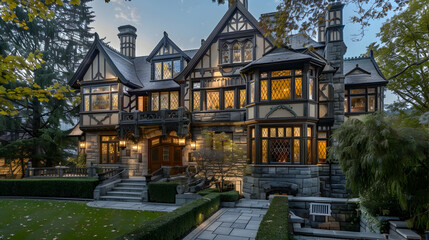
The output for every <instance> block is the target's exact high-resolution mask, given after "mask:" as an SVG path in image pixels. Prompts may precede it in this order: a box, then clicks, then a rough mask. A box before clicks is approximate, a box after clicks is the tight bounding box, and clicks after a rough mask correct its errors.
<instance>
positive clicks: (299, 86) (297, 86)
mask: <svg viewBox="0 0 429 240" xmlns="http://www.w3.org/2000/svg"><path fill="white" fill-rule="evenodd" d="M295 98H302V78H300V77H297V78H295Z"/></svg>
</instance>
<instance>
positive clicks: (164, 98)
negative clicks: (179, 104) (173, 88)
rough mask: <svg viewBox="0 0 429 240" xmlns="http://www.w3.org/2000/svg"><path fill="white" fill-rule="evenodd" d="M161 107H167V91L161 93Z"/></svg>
mask: <svg viewBox="0 0 429 240" xmlns="http://www.w3.org/2000/svg"><path fill="white" fill-rule="evenodd" d="M161 109H168V92H162V93H161Z"/></svg>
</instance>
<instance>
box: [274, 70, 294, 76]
mask: <svg viewBox="0 0 429 240" xmlns="http://www.w3.org/2000/svg"><path fill="white" fill-rule="evenodd" d="M290 75H291V70H281V71H274V72H272V73H271V77H284V76H290Z"/></svg>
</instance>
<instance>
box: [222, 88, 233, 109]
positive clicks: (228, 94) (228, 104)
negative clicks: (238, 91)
mask: <svg viewBox="0 0 429 240" xmlns="http://www.w3.org/2000/svg"><path fill="white" fill-rule="evenodd" d="M224 99H225V103H224V104H225V109H229V108H234V90H230V91H225V96H224Z"/></svg>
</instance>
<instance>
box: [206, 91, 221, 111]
mask: <svg viewBox="0 0 429 240" xmlns="http://www.w3.org/2000/svg"><path fill="white" fill-rule="evenodd" d="M206 99H207V110H219V91H207V98H206Z"/></svg>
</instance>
